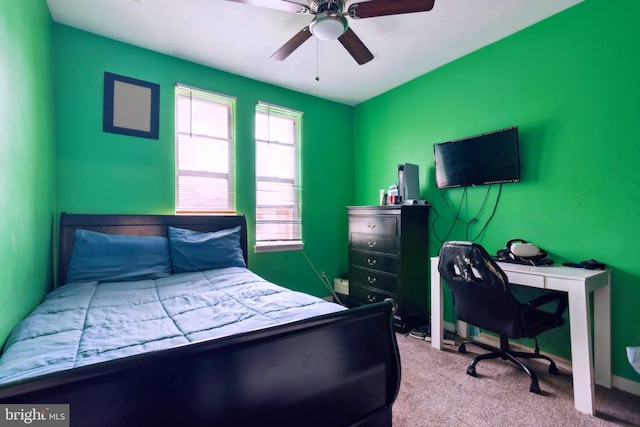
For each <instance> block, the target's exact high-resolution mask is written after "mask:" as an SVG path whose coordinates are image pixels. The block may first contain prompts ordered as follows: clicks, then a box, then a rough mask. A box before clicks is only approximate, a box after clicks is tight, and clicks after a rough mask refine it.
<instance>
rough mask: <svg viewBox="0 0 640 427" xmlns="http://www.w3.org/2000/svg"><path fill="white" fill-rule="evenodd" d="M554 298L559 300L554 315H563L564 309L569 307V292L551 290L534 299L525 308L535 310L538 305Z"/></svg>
mask: <svg viewBox="0 0 640 427" xmlns="http://www.w3.org/2000/svg"><path fill="white" fill-rule="evenodd" d="M554 300H557V301H558V305H557V306H556V311H555V313H554V315H555V316H556V317H562V313H564V311H565V310H566V309H567V306H568V298H567V294H565V293H555V292H554V293H551V292H550V293H547V294H544V295H541V296H539V297H537V298H534V299H532V300H531V301H529V302H528V303H527V304H525V309H526V310H527V311H528V310H535V309H537V308H538V307H540V306H543V305H545V304H548V303H550V302H552V301H554Z"/></svg>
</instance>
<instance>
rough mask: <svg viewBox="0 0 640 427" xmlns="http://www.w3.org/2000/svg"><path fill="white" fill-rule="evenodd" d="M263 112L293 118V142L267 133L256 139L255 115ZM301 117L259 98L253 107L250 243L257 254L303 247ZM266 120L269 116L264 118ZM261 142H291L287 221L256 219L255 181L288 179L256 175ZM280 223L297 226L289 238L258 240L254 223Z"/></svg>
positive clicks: (257, 196) (257, 189)
mask: <svg viewBox="0 0 640 427" xmlns="http://www.w3.org/2000/svg"><path fill="white" fill-rule="evenodd" d="M260 114H263V115H267V116H271V115H273V116H274V117H277V118H280V119H282V118H284V119H290V120H292V121H293V128H294V132H293V144H288V143H283V142H282V141H275V140H274V141H272V140H271V136H270V135H268V137H267V139H266V140H264V139H258V135H259V133H258V128H257V127H258V115H260ZM302 116H303V113H302V112H300V111H296V110H293V109H290V108H285V107H280V106H277V105H273V104H268V103H265V102H262V101H259V102H258V103H257V105H256V110H255V119H256V123H255V129H254V131H255V134H254V144H255V150H256V159H255V184H256V188H255V196H256V204H255V215H256V232H255V246H254V250H255V252H256V253H261V252H279V251H294V250H303V249H304V241H303V232H302V173H301V169H302V155H301V152H302V149H301V146H302V143H301V142H302ZM268 119H269V117H268ZM263 143H267V144H270V143H274V144H280V145H293V149H294V154H293V157H294V159H295V164H294V165H293V170H294V173H293V175H294V176H293V178H292V179H291V181H292V188H293V193H292V194H294V195H295V199H294V200H293V203H292V209H293V210H294V213H293V215H292V219H291V220H290V221H288V222H286V221H285V222H282V220H277V219H274V220H268V219H267V220H265V219H259V214H258V211H259V209H260V208H261V205H260V204H259V195H258V192H259V183H260V182H287V181H289V180H288V179H286V178H278V177H273V176H272V177H261V176H260V175H258V169H259V168H258V161H259V157H258V152H259V150H258V146H259V144H263ZM267 206H269V205H262V207H267ZM278 223H279V224H281V225H283V226H291V225H293V226H294V227H295V226H297V229H298V231H297V232H296V231H294V232H293V237H292V239H272V240H269V239H262V240H260V238H261V236H260V233H259V231H258V226H259V224H263V225H264V224H271V225H277V224H278Z"/></svg>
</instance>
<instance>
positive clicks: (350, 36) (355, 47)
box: [338, 28, 373, 65]
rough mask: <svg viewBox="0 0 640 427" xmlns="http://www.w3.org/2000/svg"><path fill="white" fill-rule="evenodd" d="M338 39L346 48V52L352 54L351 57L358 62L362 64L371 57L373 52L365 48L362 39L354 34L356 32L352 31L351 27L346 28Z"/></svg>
mask: <svg viewBox="0 0 640 427" xmlns="http://www.w3.org/2000/svg"><path fill="white" fill-rule="evenodd" d="M338 40H339V41H340V43H342V46H344V48H345V49H347V52H349V54H351V56H353V59H355V60H356V62H357V63H358V64H360V65H363V64H366V63H367V62H369V61H371V60H372V59H373V54H372V53H371V52H370V51H369V49H367V47H366V46H365V45H364V43H362V40H360V38H359V37H358V36H356V33H354V32H353V30H352V29H351V28H347V31H345V32H344V34H343V35H341V36H340V37H338Z"/></svg>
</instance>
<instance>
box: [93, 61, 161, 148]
mask: <svg viewBox="0 0 640 427" xmlns="http://www.w3.org/2000/svg"><path fill="white" fill-rule="evenodd" d="M159 124H160V85H158V84H155V83H149V82H145V81H142V80H138V79H134V78H131V77H125V76H119V75H117V74H113V73H109V72H105V73H104V111H103V124H102V130H103V131H104V132H111V133H119V134H122V135H131V136H137V137H140V138H150V139H158V136H159V127H160V126H159Z"/></svg>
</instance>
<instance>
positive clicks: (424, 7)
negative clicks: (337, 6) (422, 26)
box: [349, 0, 435, 19]
mask: <svg viewBox="0 0 640 427" xmlns="http://www.w3.org/2000/svg"><path fill="white" fill-rule="evenodd" d="M434 3H435V0H403V1H389V0H371V1H366V2H362V3H354V4H352V5H351V6H349V16H351V17H352V18H356V19H357V18H371V17H374V16H386V15H400V14H402V13H413V12H428V11H430V10H431V9H433V4H434Z"/></svg>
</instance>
